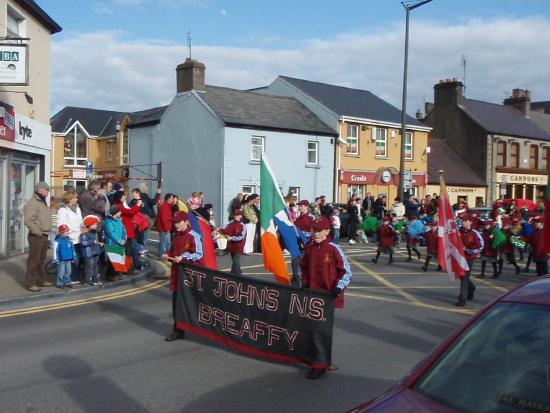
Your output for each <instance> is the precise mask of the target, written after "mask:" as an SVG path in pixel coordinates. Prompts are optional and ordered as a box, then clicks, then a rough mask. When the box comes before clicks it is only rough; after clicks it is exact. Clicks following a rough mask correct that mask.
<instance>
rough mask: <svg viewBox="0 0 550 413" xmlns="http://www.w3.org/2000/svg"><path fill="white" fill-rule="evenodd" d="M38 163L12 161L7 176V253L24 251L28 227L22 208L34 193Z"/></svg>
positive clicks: (13, 253) (14, 253)
mask: <svg viewBox="0 0 550 413" xmlns="http://www.w3.org/2000/svg"><path fill="white" fill-rule="evenodd" d="M37 171H38V165H37V164H31V163H26V162H21V161H16V160H14V161H12V163H11V171H10V177H9V195H10V198H9V203H10V205H9V211H10V218H9V219H10V222H9V230H8V240H9V249H8V254H9V255H10V256H11V255H16V254H22V253H24V252H25V248H26V247H27V234H28V229H27V227H26V226H25V223H24V217H23V209H24V208H25V204H26V203H27V201H28V200H29V199H30V198H31V197H32V196H33V194H34V184H35V183H36V182H37V176H36V174H37Z"/></svg>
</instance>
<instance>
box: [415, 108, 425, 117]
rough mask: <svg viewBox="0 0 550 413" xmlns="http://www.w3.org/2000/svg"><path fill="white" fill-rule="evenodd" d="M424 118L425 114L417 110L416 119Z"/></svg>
mask: <svg viewBox="0 0 550 413" xmlns="http://www.w3.org/2000/svg"><path fill="white" fill-rule="evenodd" d="M423 117H424V116H423V113H422V111H421V110H420V109H417V110H416V119H422V118H423Z"/></svg>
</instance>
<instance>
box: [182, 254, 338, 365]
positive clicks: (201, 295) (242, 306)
mask: <svg viewBox="0 0 550 413" xmlns="http://www.w3.org/2000/svg"><path fill="white" fill-rule="evenodd" d="M333 322H334V298H333V297H332V296H331V295H330V294H325V293H323V292H317V291H311V290H295V289H291V288H290V287H286V286H283V285H279V284H275V283H272V282H267V281H263V280H258V279H251V278H245V277H237V276H234V275H231V274H228V273H224V272H220V271H214V270H209V269H207V268H204V267H199V266H195V265H191V264H184V263H182V264H180V272H179V280H178V291H177V302H176V326H177V327H178V328H180V329H183V330H187V331H190V332H192V333H195V334H198V335H201V336H203V337H206V338H208V339H210V340H214V341H216V342H218V343H222V344H224V345H227V346H229V347H232V348H234V349H237V350H239V351H243V352H245V353H247V354H252V355H255V356H260V357H264V358H266V359H269V360H274V361H285V362H290V363H305V364H308V365H310V366H314V367H325V368H330V366H331V353H332V325H333Z"/></svg>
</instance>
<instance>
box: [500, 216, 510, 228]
mask: <svg viewBox="0 0 550 413" xmlns="http://www.w3.org/2000/svg"><path fill="white" fill-rule="evenodd" d="M501 223H502V226H505V225H507V226H508V225H512V220H511V219H510V217H506V216H503V217H502V220H501Z"/></svg>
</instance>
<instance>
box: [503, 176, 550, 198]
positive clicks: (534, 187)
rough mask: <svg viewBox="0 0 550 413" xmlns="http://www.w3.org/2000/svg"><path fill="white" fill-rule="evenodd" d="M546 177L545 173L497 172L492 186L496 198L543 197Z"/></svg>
mask: <svg viewBox="0 0 550 413" xmlns="http://www.w3.org/2000/svg"><path fill="white" fill-rule="evenodd" d="M547 184H548V177H547V176H546V175H536V174H522V173H504V172H497V174H496V185H495V187H494V188H493V190H494V195H495V199H496V198H516V199H531V200H533V201H536V200H538V199H541V198H544V194H545V192H546V185H547Z"/></svg>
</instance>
